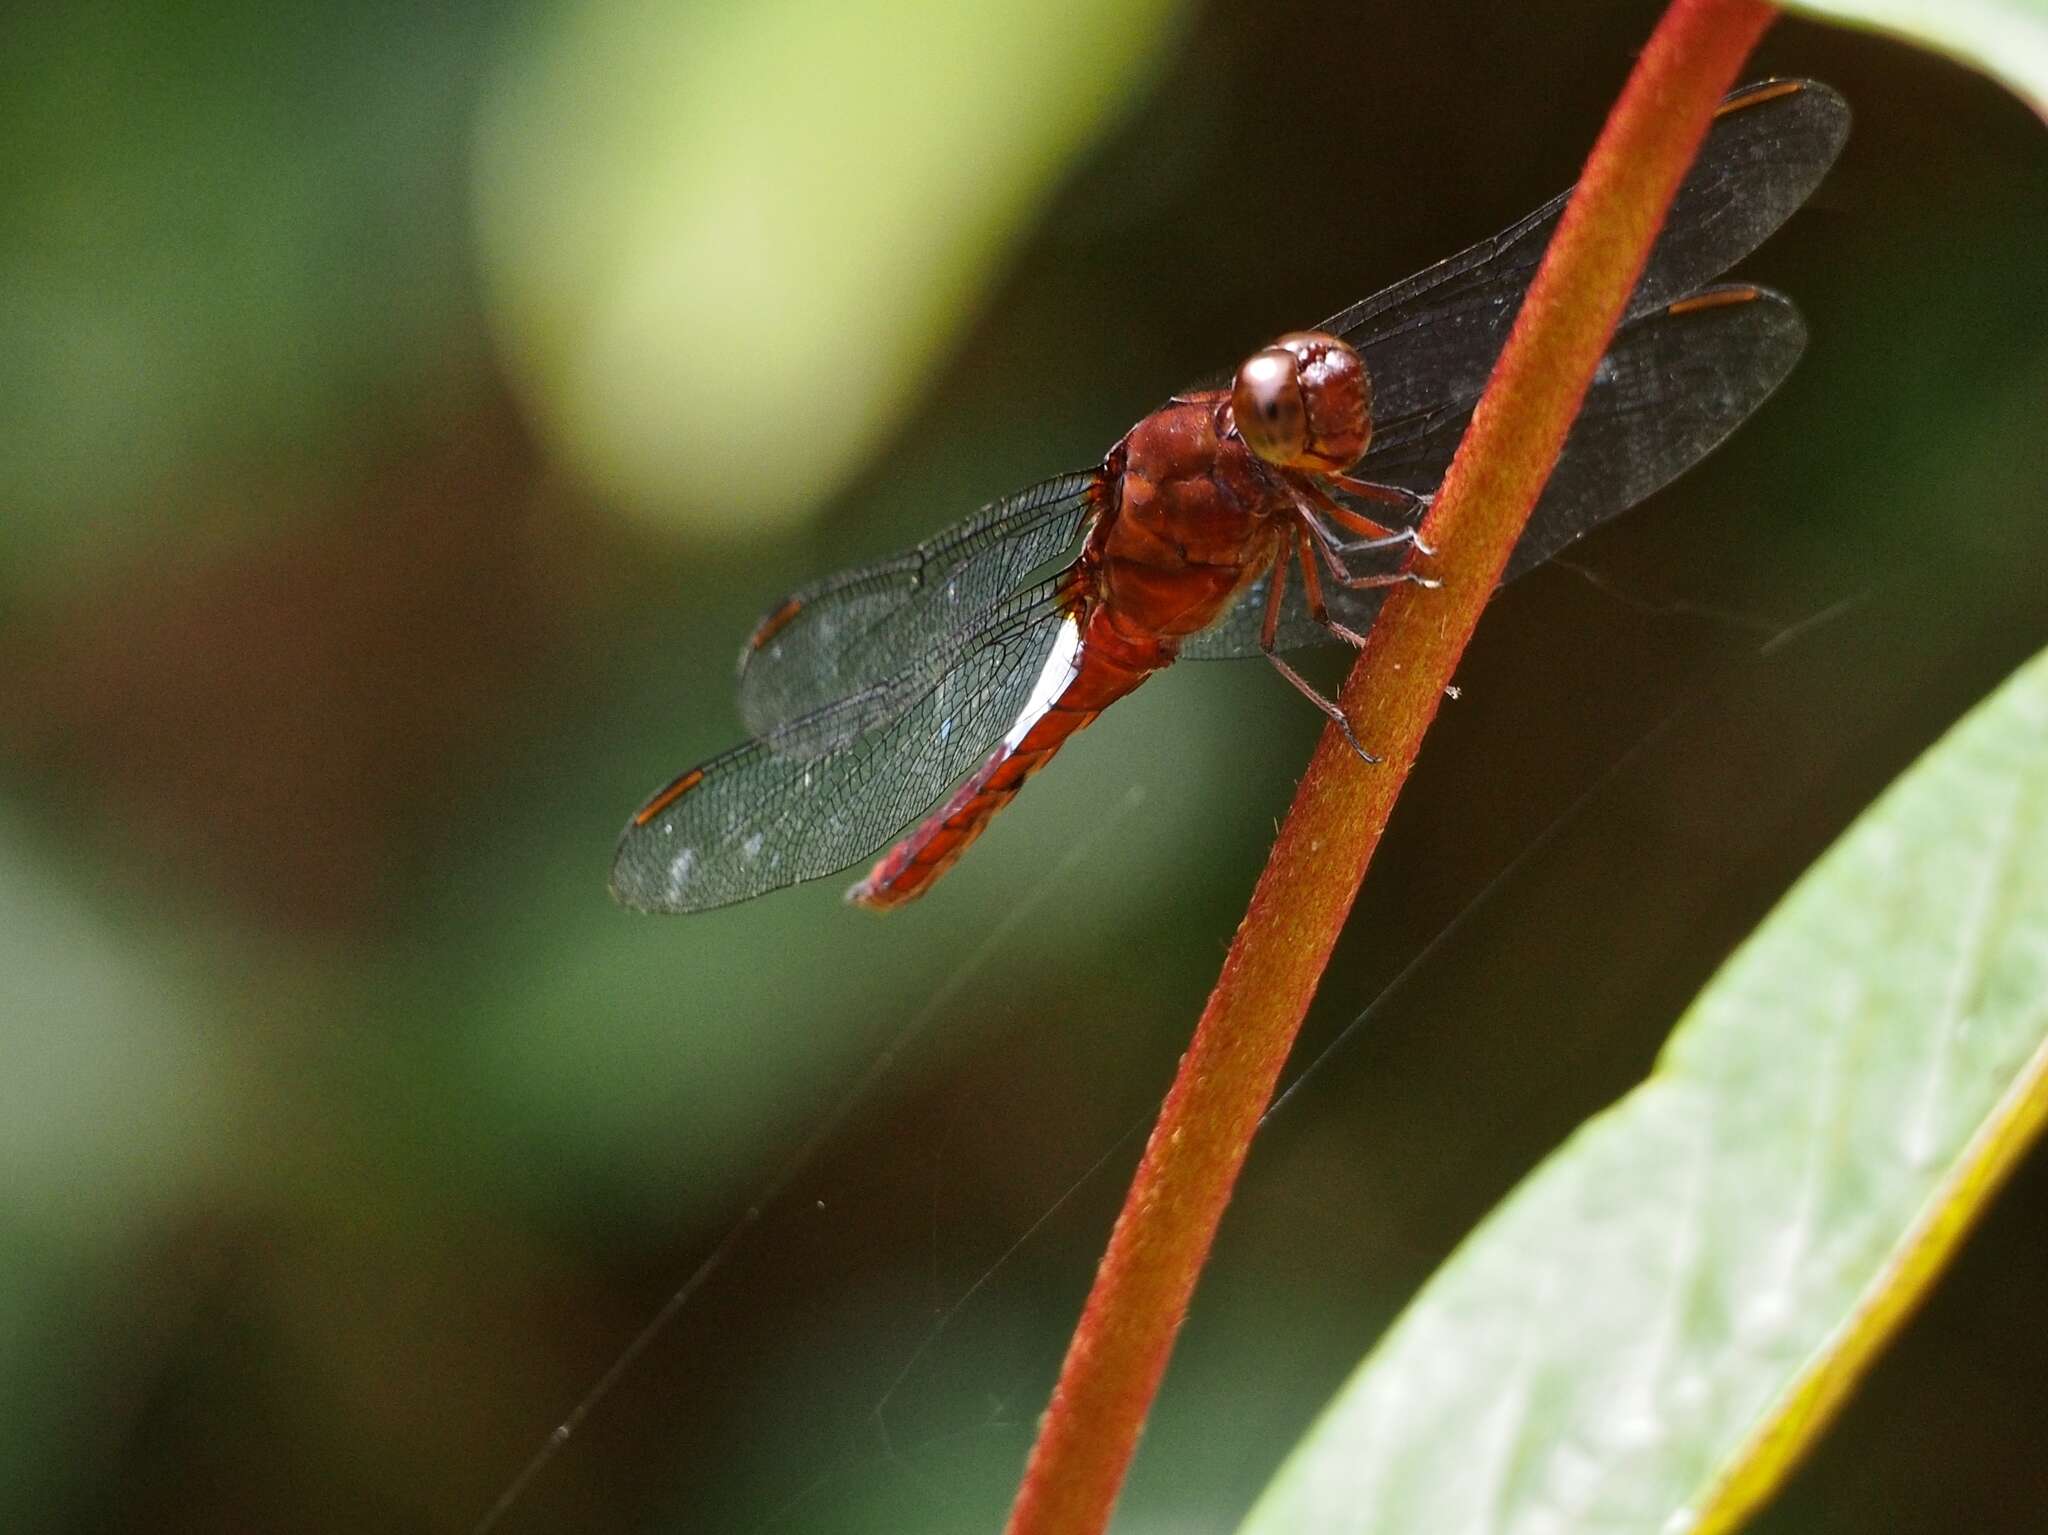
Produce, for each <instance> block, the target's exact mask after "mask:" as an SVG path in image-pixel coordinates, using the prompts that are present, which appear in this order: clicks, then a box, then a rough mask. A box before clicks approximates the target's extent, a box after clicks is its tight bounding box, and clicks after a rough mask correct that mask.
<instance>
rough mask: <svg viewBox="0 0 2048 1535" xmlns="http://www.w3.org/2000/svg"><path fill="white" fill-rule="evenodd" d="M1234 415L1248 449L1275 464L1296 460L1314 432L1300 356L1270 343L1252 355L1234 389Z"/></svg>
mask: <svg viewBox="0 0 2048 1535" xmlns="http://www.w3.org/2000/svg"><path fill="white" fill-rule="evenodd" d="M1230 413H1231V415H1232V416H1233V417H1235V418H1236V421H1237V435H1238V436H1240V437H1242V438H1243V439H1244V443H1245V446H1246V447H1248V448H1250V449H1251V450H1252V451H1253V452H1254V453H1256V454H1258V455H1259V457H1260V458H1263V459H1264V460H1266V462H1267V463H1269V464H1282V465H1286V464H1291V463H1293V462H1294V460H1295V459H1296V458H1298V457H1299V456H1300V454H1301V451H1302V448H1303V446H1304V445H1305V443H1306V440H1307V436H1308V410H1307V407H1306V406H1304V404H1303V403H1302V398H1301V379H1300V377H1299V376H1298V374H1297V373H1296V360H1295V356H1294V354H1293V353H1292V352H1290V351H1288V350H1287V349H1286V348H1285V347H1281V346H1269V347H1267V348H1266V349H1265V350H1264V351H1263V352H1258V353H1255V354H1253V355H1252V356H1251V357H1249V358H1247V359H1246V360H1245V363H1244V366H1242V367H1241V368H1239V369H1238V370H1237V382H1236V384H1235V385H1234V386H1232V388H1231V391H1230Z"/></svg>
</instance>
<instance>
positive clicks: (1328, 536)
mask: <svg viewBox="0 0 2048 1535" xmlns="http://www.w3.org/2000/svg"><path fill="white" fill-rule="evenodd" d="M1299 525H1300V526H1301V527H1302V528H1304V529H1305V530H1306V531H1307V533H1308V534H1309V536H1310V538H1311V539H1312V541H1313V542H1314V545H1315V550H1316V553H1318V554H1320V555H1321V556H1322V557H1323V563H1324V564H1325V565H1327V566H1329V567H1330V579H1331V580H1333V581H1335V582H1336V583H1337V584H1338V585H1339V586H1342V587H1345V588H1347V589H1349V590H1351V591H1354V592H1356V591H1363V590H1365V589H1367V588H1369V587H1375V586H1399V585H1401V584H1402V583H1403V582H1404V581H1412V582H1414V583H1415V585H1417V586H1439V585H1441V584H1442V583H1441V582H1439V581H1436V580H1434V579H1433V578H1431V577H1429V576H1425V575H1421V574H1418V573H1417V572H1415V571H1413V570H1410V569H1408V568H1407V567H1406V566H1405V565H1404V566H1403V567H1402V568H1401V569H1399V570H1390V571H1379V572H1375V573H1373V574H1370V575H1363V576H1354V575H1353V574H1352V573H1351V572H1350V571H1349V570H1347V569H1345V568H1344V560H1343V557H1342V556H1341V555H1340V554H1339V552H1338V549H1337V540H1336V537H1335V535H1333V534H1332V533H1331V532H1330V530H1329V529H1328V528H1326V527H1324V526H1323V525H1322V523H1321V522H1319V521H1317V519H1316V517H1315V514H1314V512H1313V511H1311V510H1309V509H1308V508H1302V514H1301V521H1300V524H1299ZM1418 547H1420V546H1419V545H1418ZM1302 563H1303V569H1304V570H1305V569H1306V568H1307V565H1308V562H1307V560H1306V559H1304V560H1303V562H1302Z"/></svg>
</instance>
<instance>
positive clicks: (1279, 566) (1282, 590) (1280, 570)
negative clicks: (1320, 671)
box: [1259, 535, 1380, 763]
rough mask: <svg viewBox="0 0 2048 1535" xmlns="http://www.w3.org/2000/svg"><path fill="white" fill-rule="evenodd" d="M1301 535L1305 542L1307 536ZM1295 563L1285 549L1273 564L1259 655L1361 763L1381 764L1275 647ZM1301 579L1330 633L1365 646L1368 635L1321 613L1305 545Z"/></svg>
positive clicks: (1338, 710)
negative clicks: (1290, 569) (1339, 734)
mask: <svg viewBox="0 0 2048 1535" xmlns="http://www.w3.org/2000/svg"><path fill="white" fill-rule="evenodd" d="M1302 536H1303V538H1304V540H1305V538H1306V535H1302ZM1293 563H1294V553H1293V551H1290V550H1282V551H1281V554H1280V558H1279V559H1277V560H1275V561H1274V562H1273V585H1272V587H1271V589H1270V590H1269V591H1268V592H1267V593H1266V619H1265V622H1264V623H1263V624H1262V625H1260V628H1259V654H1261V655H1263V656H1264V657H1265V658H1266V659H1267V660H1268V661H1271V662H1272V663H1273V670H1275V671H1276V672H1278V673H1279V674H1280V675H1281V676H1283V677H1285V678H1286V679H1287V680H1288V681H1289V682H1290V683H1292V684H1293V686H1294V690H1295V691H1296V692H1297V693H1299V694H1301V696H1302V697H1303V698H1306V699H1307V700H1308V701H1309V702H1310V703H1312V704H1314V705H1315V706H1316V707H1317V708H1318V709H1320V710H1322V712H1323V714H1324V716H1325V717H1326V718H1327V719H1328V720H1329V721H1330V723H1331V724H1333V725H1335V726H1336V727H1337V729H1338V730H1339V731H1340V732H1342V734H1343V736H1344V742H1345V744H1346V745H1347V746H1349V747H1350V748H1351V749H1352V750H1353V751H1354V752H1356V753H1358V757H1359V760H1360V761H1361V762H1367V763H1373V762H1378V761H1379V760H1380V759H1379V758H1378V757H1375V756H1374V755H1373V754H1372V753H1371V752H1369V751H1367V750H1366V749H1365V747H1364V746H1363V745H1362V744H1361V743H1360V741H1359V739H1358V736H1357V734H1356V733H1355V732H1354V731H1353V730H1352V728H1351V721H1350V720H1348V719H1346V718H1345V716H1344V710H1343V709H1342V708H1341V707H1340V706H1339V705H1338V704H1337V703H1335V702H1334V701H1333V700H1331V699H1328V698H1325V697H1323V695H1322V694H1320V693H1318V692H1317V691H1316V690H1315V687H1314V685H1313V684H1311V683H1310V682H1309V680H1308V679H1307V678H1306V677H1304V676H1302V674H1301V673H1300V672H1298V671H1296V670H1295V669H1294V668H1293V667H1291V666H1289V665H1288V664H1287V663H1286V662H1285V661H1283V660H1282V659H1281V658H1280V652H1279V651H1278V650H1276V649H1275V648H1274V640H1275V638H1276V637H1277V636H1278V634H1279V632H1280V601H1281V598H1282V597H1283V596H1285V594H1286V592H1287V567H1288V566H1289V565H1291V564H1293ZM1301 578H1302V581H1303V582H1304V583H1305V584H1304V586H1303V588H1302V589H1303V590H1304V591H1305V592H1306V593H1307V594H1308V599H1309V611H1310V612H1311V613H1312V614H1314V615H1315V617H1316V620H1317V622H1319V623H1324V624H1328V625H1329V628H1330V630H1331V632H1332V633H1334V634H1336V635H1338V636H1339V637H1340V638H1342V639H1344V640H1347V641H1349V642H1351V643H1353V644H1357V645H1363V644H1364V643H1365V636H1363V635H1361V634H1357V633H1355V632H1354V631H1352V630H1350V629H1346V628H1345V627H1344V626H1343V625H1341V624H1336V623H1331V622H1330V619H1329V615H1328V613H1327V612H1326V611H1321V610H1322V608H1323V599H1322V588H1321V587H1320V586H1319V585H1318V584H1317V581H1316V572H1315V566H1314V565H1313V564H1312V563H1311V562H1310V559H1309V555H1308V550H1307V546H1306V543H1305V542H1304V544H1303V547H1302V550H1301Z"/></svg>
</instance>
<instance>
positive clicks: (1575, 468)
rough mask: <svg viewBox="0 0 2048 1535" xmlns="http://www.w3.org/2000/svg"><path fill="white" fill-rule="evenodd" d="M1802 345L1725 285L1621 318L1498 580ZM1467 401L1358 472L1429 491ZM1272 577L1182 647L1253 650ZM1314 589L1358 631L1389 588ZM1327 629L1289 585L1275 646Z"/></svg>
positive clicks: (1758, 396)
mask: <svg viewBox="0 0 2048 1535" xmlns="http://www.w3.org/2000/svg"><path fill="white" fill-rule="evenodd" d="M1805 344H1806V328H1805V326H1804V325H1802V324H1801V323H1800V319H1799V314H1798V311H1797V310H1795V309H1794V308H1793V307H1792V305H1791V302H1790V301H1789V300H1788V299H1786V298H1785V297H1784V296H1783V295H1782V294H1778V293H1773V292H1771V291H1770V290H1769V289H1767V288H1755V287H1749V286H1740V285H1734V284H1730V285H1725V286H1721V287H1715V288H1709V289H1706V290H1705V291H1703V292H1701V293H1697V294H1694V295H1693V296H1692V297H1690V298H1687V299H1683V300H1681V301H1680V302H1678V303H1677V304H1673V305H1670V306H1668V307H1666V308H1665V309H1663V310H1660V311H1659V312H1657V313H1655V314H1651V315H1645V316H1643V317H1641V318H1639V319H1636V320H1632V321H1630V322H1629V323H1628V324H1626V325H1624V326H1623V327H1622V328H1621V329H1620V330H1619V331H1617V332H1616V333H1615V338H1614V345H1613V347H1612V348H1610V349H1609V351H1608V353H1607V355H1606V356H1605V357H1603V358H1602V359H1601V360H1600V366H1599V368H1598V370H1597V371H1596V372H1595V373H1594V375H1593V382H1592V385H1591V386H1590V387H1589V388H1588V390H1587V392H1586V400H1585V404H1584V405H1583V406H1582V407H1581V408H1580V411H1579V415H1578V419H1577V420H1576V421H1575V422H1574V423H1573V425H1572V430H1571V435H1570V437H1568V438H1567V439H1566V440H1565V446H1564V452H1563V454H1562V455H1561V456H1560V457H1559V459H1558V462H1557V468H1556V469H1555V470H1554V471H1553V472H1552V474H1551V476H1550V481H1549V483H1548V484H1547V485H1546V486H1545V487H1544V490H1543V496H1542V498H1541V499H1540V500H1539V501H1538V502H1537V503H1536V509H1535V511H1534V512H1533V513H1531V514H1530V518H1529V526H1528V527H1527V529H1526V530H1524V532H1523V534H1522V537H1521V540H1520V542H1518V543H1517V544H1516V545H1515V552H1514V554H1513V555H1512V556H1511V557H1510V558H1509V560H1508V566H1507V571H1506V573H1505V575H1504V576H1503V577H1502V579H1503V580H1513V579H1514V578H1515V577H1516V576H1518V575H1521V574H1522V573H1523V572H1524V571H1527V570H1530V569H1532V568H1533V567H1535V566H1537V565H1539V564H1541V563H1542V562H1543V561H1545V560H1547V559H1549V558H1550V557H1551V556H1552V555H1554V554H1557V553H1558V552H1560V551H1561V550H1563V549H1564V548H1565V547H1566V546H1567V545H1568V544H1571V543H1572V542H1574V541H1575V540H1577V539H1579V538H1581V537H1583V536H1584V535H1585V534H1587V533H1589V532H1591V531H1592V530H1593V529H1594V528H1596V527H1598V526H1599V525H1600V524H1601V523H1603V522H1605V521H1607V520H1608V519H1609V518H1611V517H1614V516H1616V515H1618V514H1619V513H1621V512H1624V511H1626V510H1627V509H1628V508H1629V507H1631V506H1633V505H1635V504H1636V502H1638V501H1640V500H1642V499H1643V498H1644V497H1646V496H1648V495H1650V494H1652V493H1653V492H1655V491H1657V490H1659V489H1661V488H1662V487H1663V486H1665V485H1667V484H1669V483H1670V482H1671V481H1672V480H1674V479H1676V478H1677V477H1678V476H1679V475H1681V474H1683V473H1684V472H1685V471H1686V470H1687V469H1689V468H1691V467H1692V466H1693V465H1694V464H1696V463H1698V462H1699V461H1700V460H1701V459H1702V458H1704V457H1706V456H1707V454H1708V453H1710V452H1712V451H1713V450H1714V449H1715V448H1716V447H1718V446H1719V445H1720V444H1721V443H1722V442H1724V441H1725V440H1726V439H1727V438H1728V436H1729V434H1730V433H1732V432H1733V431H1734V430H1735V428H1736V427H1738V426H1740V425H1741V424H1742V422H1743V420H1744V419H1745V418H1746V417H1747V416H1748V415H1749V414H1750V412H1752V411H1754V410H1755V409H1756V408H1757V407H1758V406H1759V405H1761V404H1762V403H1763V402H1764V400H1765V398H1766V397H1767V396H1768V395H1769V394H1770V393H1771V391H1772V390H1773V389H1776V388H1777V387H1778V385H1779V384H1780V383H1781V382H1782V381H1783V380H1784V377H1785V375H1786V374H1787V373H1789V372H1791V371H1792V365H1793V363H1794V362H1796V361H1797V360H1798V358H1799V353H1800V351H1801V349H1802V348H1803V347H1804V346H1805ZM1472 403H1473V402H1472V401H1470V400H1466V401H1462V402H1458V404H1457V405H1456V406H1455V408H1451V407H1447V408H1446V409H1444V410H1443V411H1440V412H1438V413H1437V415H1436V416H1435V418H1433V419H1432V420H1430V421H1428V422H1426V423H1416V424H1414V425H1413V427H1412V429H1411V430H1410V431H1409V432H1408V433H1407V434H1405V436H1402V437H1399V438H1397V439H1395V440H1393V441H1390V442H1387V443H1385V444H1378V443H1376V444H1375V447H1374V450H1373V452H1372V453H1371V454H1370V455H1368V457H1367V460H1366V463H1365V464H1364V465H1362V466H1361V467H1360V469H1359V470H1358V471H1357V472H1358V473H1359V474H1360V475H1361V476H1362V477H1364V478H1366V479H1369V480H1374V481H1378V482H1380V483H1383V484H1392V485H1402V486H1406V487H1407V488H1409V489H1411V490H1416V491H1424V492H1430V491H1434V490H1435V489H1436V487H1437V485H1438V483H1439V482H1440V481H1441V480H1442V478H1443V471H1444V465H1445V464H1446V463H1448V462H1449V460H1450V456H1451V454H1452V452H1453V451H1454V450H1455V449H1456V448H1457V445H1458V439H1459V438H1461V437H1462V436H1463V435H1464V432H1465V425H1466V422H1467V421H1468V420H1469V419H1470V417H1471V414H1472ZM1271 580H1272V577H1271V575H1270V574H1268V575H1266V576H1263V577H1261V578H1260V579H1259V580H1258V581H1257V582H1255V583H1253V585H1252V586H1251V587H1250V588H1248V589H1247V591H1246V593H1245V595H1244V596H1243V597H1242V598H1241V599H1240V600H1239V601H1238V602H1237V603H1236V604H1235V605H1234V606H1233V607H1232V608H1231V610H1230V612H1228V613H1226V614H1225V615H1224V616H1223V618H1222V620H1221V621H1220V622H1218V623H1217V624H1216V625H1215V626H1214V627H1213V628H1210V629H1206V630H1204V631H1203V632H1202V633H1200V634H1198V635H1195V636H1194V637H1193V638H1191V639H1190V640H1189V641H1188V642H1187V643H1186V644H1185V645H1183V646H1182V647H1181V654H1182V655H1183V656H1191V657H1194V658H1196V659H1199V660H1218V659H1223V658H1227V657H1232V656H1247V655H1254V654H1256V653H1257V651H1258V640H1259V632H1260V626H1261V623H1262V621H1263V619H1264V617H1265V601H1266V592H1267V588H1268V583H1269V582H1270V581H1271ZM1324 595H1325V596H1326V598H1327V599H1328V602H1329V606H1330V611H1331V613H1332V615H1333V616H1335V617H1336V618H1337V619H1338V620H1339V621H1340V622H1342V623H1344V624H1346V625H1348V626H1349V627H1351V628H1353V629H1358V630H1361V631H1362V630H1364V629H1366V628H1369V627H1370V626H1371V624H1372V619H1373V616H1374V615H1375V614H1376V613H1378V611H1379V607H1380V604H1381V603H1382V602H1383V601H1385V599H1386V595H1387V593H1386V589H1385V588H1374V589H1367V590H1364V591H1351V590H1347V589H1345V588H1343V587H1339V586H1337V585H1335V584H1334V583H1332V582H1325V583H1324ZM1330 639H1331V636H1330V634H1329V632H1328V631H1327V630H1325V629H1324V628H1323V627H1322V626H1321V625H1319V624H1318V623H1316V621H1315V620H1314V619H1313V618H1311V617H1310V616H1309V613H1308V608H1307V605H1306V603H1305V602H1304V601H1303V598H1302V590H1301V582H1300V581H1299V580H1298V579H1297V580H1295V581H1292V582H1290V583H1289V585H1288V589H1287V592H1286V594H1285V598H1284V600H1283V603H1282V607H1281V618H1280V625H1279V630H1278V635H1277V644H1278V648H1280V649H1282V650H1290V649H1299V648H1301V647H1303V646H1306V645H1317V644H1324V643H1327V642H1328V641H1329V640H1330Z"/></svg>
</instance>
